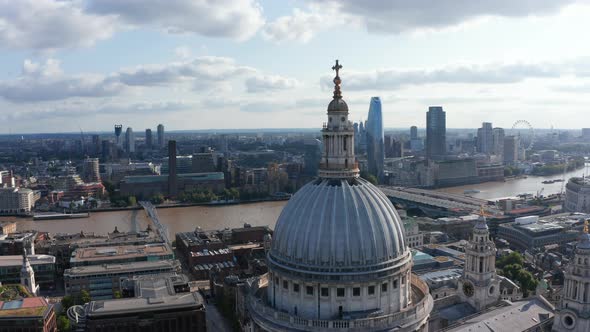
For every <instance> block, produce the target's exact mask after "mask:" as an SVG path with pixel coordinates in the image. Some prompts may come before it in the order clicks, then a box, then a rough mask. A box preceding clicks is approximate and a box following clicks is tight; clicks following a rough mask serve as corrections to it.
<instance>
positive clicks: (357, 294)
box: [352, 287, 361, 296]
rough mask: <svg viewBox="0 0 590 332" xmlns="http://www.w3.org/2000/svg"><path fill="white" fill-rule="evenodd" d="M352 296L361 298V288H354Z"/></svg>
mask: <svg viewBox="0 0 590 332" xmlns="http://www.w3.org/2000/svg"><path fill="white" fill-rule="evenodd" d="M352 296H361V288H360V287H354V288H353V289H352Z"/></svg>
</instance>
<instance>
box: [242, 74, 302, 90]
mask: <svg viewBox="0 0 590 332" xmlns="http://www.w3.org/2000/svg"><path fill="white" fill-rule="evenodd" d="M298 85H299V82H298V81H297V80H296V79H294V78H288V77H282V76H278V75H256V76H253V77H250V78H248V79H247V80H246V91H248V92H249V93H256V92H266V91H277V90H286V89H292V88H295V87H297V86H298Z"/></svg>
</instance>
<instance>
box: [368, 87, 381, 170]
mask: <svg viewBox="0 0 590 332" xmlns="http://www.w3.org/2000/svg"><path fill="white" fill-rule="evenodd" d="M365 130H366V131H367V163H368V166H369V173H371V174H373V175H375V176H376V177H377V178H378V179H383V164H384V163H385V147H384V145H383V113H382V112H381V99H379V97H373V98H371V104H370V106H369V118H368V119H367V125H366V128H365Z"/></svg>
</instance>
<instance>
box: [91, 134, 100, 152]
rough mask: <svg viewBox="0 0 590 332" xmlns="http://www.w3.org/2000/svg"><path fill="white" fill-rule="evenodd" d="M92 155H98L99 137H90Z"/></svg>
mask: <svg viewBox="0 0 590 332" xmlns="http://www.w3.org/2000/svg"><path fill="white" fill-rule="evenodd" d="M91 151H92V153H93V154H94V155H96V156H98V155H99V154H100V136H98V135H92V149H91Z"/></svg>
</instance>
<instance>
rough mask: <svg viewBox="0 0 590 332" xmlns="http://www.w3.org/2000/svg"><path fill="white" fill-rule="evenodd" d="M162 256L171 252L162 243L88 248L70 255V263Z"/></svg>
mask: <svg viewBox="0 0 590 332" xmlns="http://www.w3.org/2000/svg"><path fill="white" fill-rule="evenodd" d="M162 255H172V251H171V250H170V249H169V248H168V247H167V246H166V245H165V244H163V243H152V244H146V245H139V246H116V247H88V248H78V249H76V250H75V251H74V252H73V253H72V257H71V259H70V263H76V262H100V261H103V260H112V259H127V258H134V257H143V256H162Z"/></svg>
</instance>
